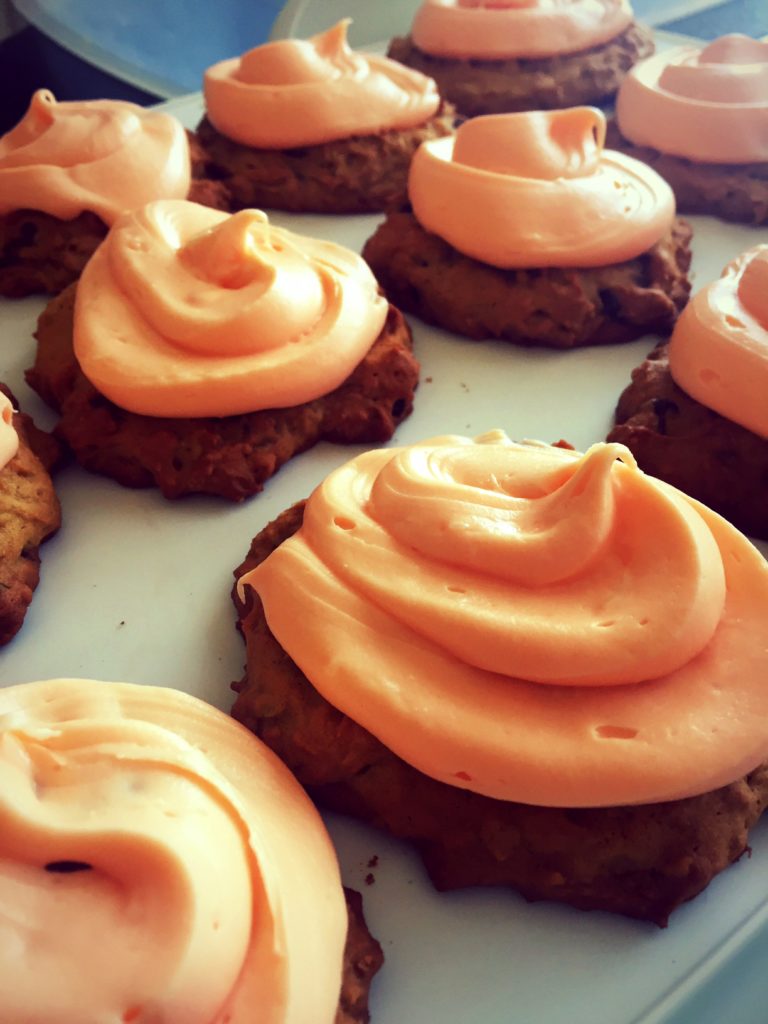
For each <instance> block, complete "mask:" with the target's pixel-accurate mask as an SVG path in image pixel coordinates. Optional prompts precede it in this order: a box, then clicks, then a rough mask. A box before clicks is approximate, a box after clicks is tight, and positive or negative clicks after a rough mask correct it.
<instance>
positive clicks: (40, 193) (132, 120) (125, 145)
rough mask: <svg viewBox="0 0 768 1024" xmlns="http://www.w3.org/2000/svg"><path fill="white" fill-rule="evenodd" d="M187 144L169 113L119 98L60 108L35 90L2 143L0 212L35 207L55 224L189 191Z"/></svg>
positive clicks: (108, 217)
mask: <svg viewBox="0 0 768 1024" xmlns="http://www.w3.org/2000/svg"><path fill="white" fill-rule="evenodd" d="M190 177H191V171H190V162H189V144H188V142H187V136H186V132H185V131H184V128H183V127H182V125H181V124H180V123H179V121H177V120H176V118H175V117H171V116H170V115H169V114H159V113H156V112H155V111H151V110H144V109H143V108H142V107H139V106H136V104H134V103H123V102H120V101H117V100H87V101H83V102H72V103H57V102H56V100H55V99H54V97H53V95H52V94H51V93H50V92H48V91H47V90H45V89H39V90H38V91H37V92H36V93H35V94H34V96H33V97H32V102H31V103H30V105H29V110H28V111H27V113H26V115H25V116H24V118H23V119H22V121H20V122H19V124H18V125H17V126H16V127H15V128H14V129H13V130H12V131H10V132H8V134H7V135H4V136H3V137H2V138H0V214H6V213H9V212H10V211H11V210H24V209H26V210H40V211H42V212H43V213H48V214H51V215H52V216H54V217H58V218H59V219H60V220H71V219H72V218H73V217H77V216H78V215H79V214H81V213H83V212H85V211H90V212H92V213H95V214H97V215H98V216H99V217H101V219H102V220H103V221H104V222H105V223H106V224H111V223H112V222H113V221H114V220H115V218H116V217H117V216H118V215H119V214H120V213H122V212H123V211H124V210H130V209H133V208H134V207H135V206H141V205H143V204H144V203H147V202H149V201H150V200H152V199H161V198H168V199H181V198H183V197H184V196H186V195H187V193H188V191H189V183H190Z"/></svg>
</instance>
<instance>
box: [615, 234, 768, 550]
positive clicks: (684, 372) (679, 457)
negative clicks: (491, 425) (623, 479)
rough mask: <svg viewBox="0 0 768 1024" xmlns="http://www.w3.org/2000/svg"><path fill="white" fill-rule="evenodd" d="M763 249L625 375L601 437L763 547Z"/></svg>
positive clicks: (751, 253)
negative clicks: (612, 419) (611, 423)
mask: <svg viewBox="0 0 768 1024" xmlns="http://www.w3.org/2000/svg"><path fill="white" fill-rule="evenodd" d="M766 394H768V246H766V245H758V246H755V248H753V249H749V250H748V251H747V252H745V253H743V254H742V255H741V256H739V257H738V258H737V259H735V260H733V261H732V262H731V263H729V264H728V265H727V266H726V268H725V270H724V271H723V274H722V276H721V277H720V279H719V280H718V281H714V282H712V283H711V284H709V285H707V286H706V287H705V288H703V289H702V290H701V291H700V292H698V293H697V294H696V295H695V296H694V297H693V299H692V300H691V303H690V304H689V306H688V307H687V309H686V310H685V311H684V312H683V314H682V316H681V317H680V319H679V320H678V322H677V325H676V327H675V330H674V332H673V334H672V338H671V340H670V343H669V345H664V346H661V347H659V348H657V349H655V350H654V351H653V352H651V354H650V355H649V356H648V358H647V359H646V360H645V361H644V362H643V363H642V364H641V365H640V366H639V367H638V368H637V369H636V370H634V372H633V373H632V383H631V384H630V385H629V386H628V387H627V388H626V389H625V391H624V392H623V394H622V396H621V398H620V399H619V404H618V409H617V412H616V426H615V427H614V428H613V430H612V431H611V434H610V439H611V440H615V441H620V442H621V443H622V444H626V445H627V447H628V448H630V449H631V450H632V452H633V453H634V455H635V458H636V459H637V461H638V462H639V464H640V465H641V466H642V467H643V469H645V470H646V471H647V472H648V473H652V474H653V475H654V476H657V477H660V478H661V479H662V480H667V481H669V483H671V484H674V486H675V487H679V488H680V489H681V490H683V491H685V492H686V493H688V494H690V495H692V496H693V497H694V498H698V499H699V501H703V502H704V503H705V504H707V505H709V506H710V507H711V508H713V509H715V511H717V512H719V513H720V514H721V515H723V516H725V517H726V519H729V520H730V521H731V522H732V523H734V524H735V525H736V526H738V527H739V529H741V530H744V532H745V533H748V534H751V535H752V536H754V537H761V538H763V539H766V540H768V414H767V413H766V401H765V396H766Z"/></svg>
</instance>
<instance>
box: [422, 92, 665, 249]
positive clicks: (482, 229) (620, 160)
mask: <svg viewBox="0 0 768 1024" xmlns="http://www.w3.org/2000/svg"><path fill="white" fill-rule="evenodd" d="M604 141H605V117H604V115H603V114H602V112H601V111H599V110H597V109H596V108H593V107H574V108H571V109H569V110H554V111H535V112H529V113H520V114H492V115H487V116H484V117H475V118H471V119H470V120H469V121H465V122H464V124H462V125H461V126H460V127H459V129H458V130H457V132H456V135H455V137H447V138H443V139H435V140H430V141H428V142H424V143H422V145H421V146H420V147H419V149H418V150H417V151H416V154H415V156H414V158H413V161H412V164H411V170H410V176H409V181H408V194H409V197H410V200H411V204H412V206H413V212H414V214H415V215H416V217H417V219H418V220H419V222H420V223H421V224H422V226H423V227H425V228H426V229H427V230H428V231H432V232H434V233H435V234H436V235H439V236H440V237H441V238H443V239H445V240H446V241H447V242H449V243H450V244H451V245H452V246H453V247H454V248H455V249H458V250H459V252H462V253H464V254H465V255H467V256H472V257H473V258H474V259H477V260H480V261H481V262H483V263H489V264H491V265H493V266H497V267H503V268H514V267H520V268H526V267H591V266H603V265H606V264H611V263H620V262H623V261H624V260H629V259H633V258H634V257H635V256H639V255H640V253H642V252H645V251H646V250H647V249H649V248H650V247H651V246H652V245H654V244H655V243H656V242H658V241H659V239H660V238H662V237H663V236H664V235H665V234H666V233H667V231H668V230H669V228H670V227H671V224H672V221H673V218H674V214H675V202H674V197H673V195H672V191H671V189H670V187H669V186H668V185H667V183H666V182H665V181H663V180H662V179H661V178H660V177H659V175H658V174H656V172H655V171H653V170H651V168H649V167H648V166H647V165H645V164H643V163H640V161H638V160H633V159H632V158H630V157H627V156H624V155H623V154H621V153H617V152H614V151H613V150H606V149H603V143H604Z"/></svg>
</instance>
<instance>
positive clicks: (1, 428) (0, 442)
mask: <svg viewBox="0 0 768 1024" xmlns="http://www.w3.org/2000/svg"><path fill="white" fill-rule="evenodd" d="M18 450H19V435H18V434H17V433H16V428H15V427H14V425H13V405H12V404H11V401H10V399H9V398H6V396H5V395H4V394H3V393H2V391H0V469H3V468H4V467H5V466H7V465H8V463H9V462H10V461H11V459H12V458H13V457H14V455H15V454H16V452H17V451H18Z"/></svg>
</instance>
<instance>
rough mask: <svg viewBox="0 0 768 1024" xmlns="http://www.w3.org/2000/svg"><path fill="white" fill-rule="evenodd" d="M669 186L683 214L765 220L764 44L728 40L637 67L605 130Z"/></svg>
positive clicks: (767, 92)
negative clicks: (614, 115)
mask: <svg viewBox="0 0 768 1024" xmlns="http://www.w3.org/2000/svg"><path fill="white" fill-rule="evenodd" d="M609 141H610V144H611V145H612V146H614V147H615V148H616V149H621V150H622V151H623V152H625V153H628V154H629V155H630V156H634V157H637V158H638V159H639V160H644V161H645V162H646V163H647V164H649V165H650V166H651V167H653V168H654V170H656V171H658V173H659V174H660V175H661V176H662V177H663V178H665V179H666V180H667V181H668V182H669V184H670V185H671V186H672V188H673V190H674V193H675V196H676V198H677V204H678V207H679V208H680V210H682V211H683V212H684V213H685V212H687V213H709V214H712V215H714V216H718V217H723V218H724V219H725V220H731V221H744V222H746V223H748V224H763V223H765V222H766V221H768V42H763V41H760V40H756V39H750V38H749V37H748V36H743V35H727V36H722V37H721V38H720V39H716V40H715V41H714V42H712V43H708V44H707V45H706V46H704V47H701V46H690V45H686V46H680V47H677V48H676V49H674V50H667V51H665V52H664V53H660V54H657V55H656V56H655V57H652V58H650V59H649V60H647V61H643V62H642V63H641V64H638V65H637V66H636V67H635V68H634V69H633V71H632V73H631V74H630V75H628V76H627V78H626V79H625V81H624V83H623V85H622V87H621V90H620V92H619V96H618V100H617V104H616V120H615V122H614V123H613V124H612V126H611V129H610V132H609Z"/></svg>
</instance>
